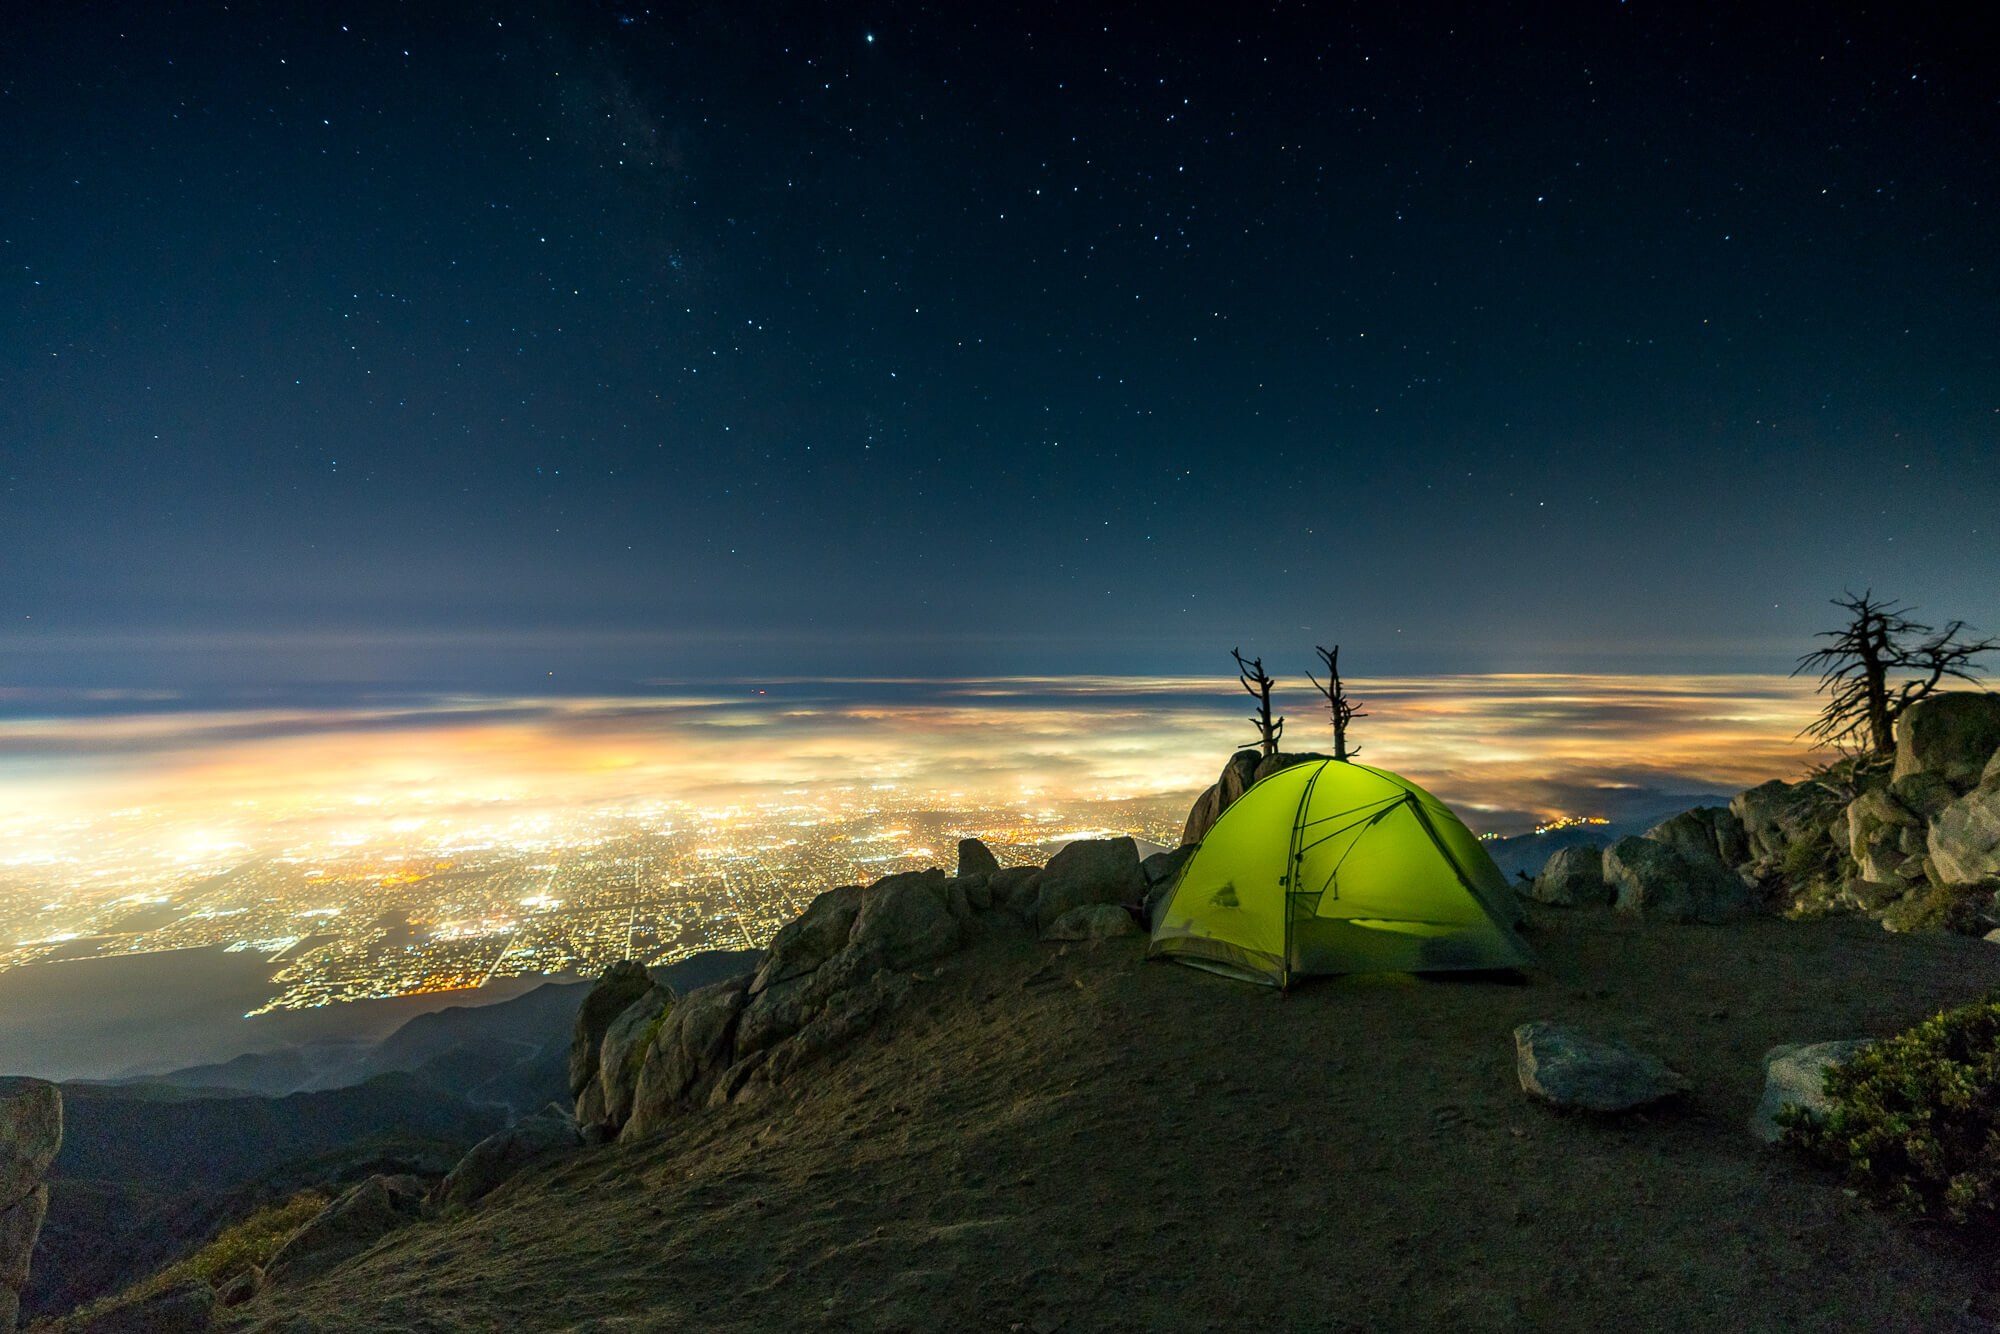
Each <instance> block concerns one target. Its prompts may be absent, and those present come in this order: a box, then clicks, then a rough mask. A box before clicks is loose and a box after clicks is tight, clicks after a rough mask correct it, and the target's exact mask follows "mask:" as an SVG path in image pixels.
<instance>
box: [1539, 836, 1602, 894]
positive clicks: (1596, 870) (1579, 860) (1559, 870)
mask: <svg viewBox="0 0 2000 1334" xmlns="http://www.w3.org/2000/svg"><path fill="white" fill-rule="evenodd" d="M1528 896H1529V897H1530V898H1532V899H1534V900H1535V901H1536V902H1537V903H1553V904H1557V905H1559V906H1561V907H1565V908H1582V907H1594V908H1601V907H1603V906H1604V905H1605V904H1607V903H1609V902H1611V885H1610V884H1609V882H1607V881H1606V880H1605V878H1604V853H1603V851H1602V850H1600V849H1598V848H1592V847H1575V848H1561V849H1558V850H1557V851H1556V853H1555V854H1554V855H1553V856H1551V857H1550V858H1549V859H1548V861H1547V862H1546V863H1544V864H1543V866H1542V873H1541V874H1540V875H1538V876H1536V877H1535V883H1534V886H1533V887H1532V888H1531V889H1530V890H1529V891H1528Z"/></svg>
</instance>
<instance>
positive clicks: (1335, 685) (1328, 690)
mask: <svg viewBox="0 0 2000 1334" xmlns="http://www.w3.org/2000/svg"><path fill="white" fill-rule="evenodd" d="M1313 651H1314V652H1315V653H1317V654H1319V661H1320V665H1321V666H1322V667H1324V668H1326V683H1325V684H1324V685H1322V684H1321V683H1320V680H1319V678H1318V677H1316V676H1314V675H1313V674H1312V673H1311V672H1307V673H1306V680H1308V681H1311V682H1312V683H1313V689H1314V690H1317V691H1319V693H1320V694H1321V695H1323V696H1324V697H1325V698H1326V711H1327V714H1328V716H1329V717H1331V718H1332V720H1333V758H1335V759H1336V760H1343V761H1345V760H1351V759H1353V758H1354V757H1355V756H1356V755H1359V754H1360V753H1361V747H1359V746H1356V747H1354V748H1353V749H1352V750H1350V749H1348V746H1347V725H1348V724H1349V723H1350V722H1353V721H1354V720H1355V719H1356V718H1366V717H1367V716H1368V714H1367V713H1366V712H1365V711H1364V710H1363V709H1362V707H1361V701H1360V700H1358V699H1350V698H1348V694H1347V688H1346V687H1345V686H1343V685H1341V683H1340V645H1338V644H1335V645H1334V646H1333V647H1332V648H1330V649H1329V648H1321V647H1320V646H1319V645H1317V644H1315V645H1314V646H1313Z"/></svg>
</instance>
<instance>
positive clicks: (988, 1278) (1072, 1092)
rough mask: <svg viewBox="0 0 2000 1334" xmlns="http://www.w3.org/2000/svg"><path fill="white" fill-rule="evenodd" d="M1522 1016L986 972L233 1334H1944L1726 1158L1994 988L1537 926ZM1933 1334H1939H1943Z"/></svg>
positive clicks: (1884, 1272)
mask: <svg viewBox="0 0 2000 1334" xmlns="http://www.w3.org/2000/svg"><path fill="white" fill-rule="evenodd" d="M1535 924H1536V926H1535V930H1534V932H1533V936H1532V939H1533V940H1534V943H1535V946H1536V948H1537V949H1538V951H1540V952H1541V955H1542V958H1543V960H1544V963H1545V965H1546V966H1545V969H1544V970H1543V971H1542V972H1541V973H1540V974H1538V975H1537V976H1536V977H1535V978H1534V979H1532V980H1530V981H1529V982H1527V983H1516V984H1509V983H1505V982H1498V981H1493V980H1483V979H1469V978H1456V979H1440V980H1426V981H1420V980H1414V979H1407V978H1404V979H1390V980H1381V979H1377V980H1362V979H1355V980H1348V981H1329V982H1323V983H1319V984H1316V985H1311V986H1307V987H1304V988H1301V989H1300V990H1298V991H1296V992H1295V993H1294V994H1293V995H1292V996H1291V997H1290V998H1289V999H1282V1000H1281V999H1280V998H1279V997H1277V996H1276V995H1275V994H1273V993H1270V992H1267V991H1263V990H1259V989H1255V988H1251V987H1247V986H1244V985H1242V984H1239V983H1234V982H1231V981H1228V980H1226V979H1222V978H1218V977H1213V976H1210V975H1207V974H1203V973H1200V972H1197V971H1194V970H1191V969H1186V968H1180V967H1175V966H1172V965H1167V964H1158V963H1154V964H1147V963H1144V962H1142V960H1141V957H1140V956H1141V945H1140V943H1139V942H1137V941H1132V940H1121V941H1114V942H1109V943H1106V944H1103V945H1099V946H1081V947H1072V948H1070V949H1068V950H1067V951H1062V952H1059V951H1057V950H1056V949H1055V948H1054V947H1051V946H1047V945H1040V944H1033V943H1028V942H1022V943H1019V944H1005V943H995V944H992V945H989V946H983V947H980V948H978V949H975V950H972V951H968V952H967V953H965V954H963V955H959V956H955V957H953V958H951V959H949V960H947V961H946V962H945V964H944V965H943V966H942V967H941V968H938V969H937V970H935V972H934V973H932V972H927V973H926V974H925V975H924V977H923V978H922V980H921V981H920V984H919V988H918V991H917V992H916V994H915V995H914V996H913V997H912V999H911V1000H910V1001H909V1002H908V1003H907V1004H905V1005H904V1006H903V1007H902V1008H901V1009H900V1010H898V1011H897V1012H896V1013H895V1014H894V1015H893V1016H892V1017H891V1018H890V1019H888V1020H887V1021H886V1022H885V1023H884V1024H883V1025H882V1026H881V1027H880V1028H878V1029H877V1030H875V1031H874V1032H872V1033H870V1034H868V1035H866V1036H864V1037H862V1038H861V1039H859V1040H858V1042H857V1045H856V1047H855V1048H854V1049H853V1050H852V1051H851V1052H850V1053H849V1054H848V1055H847V1056H846V1058H845V1059H844V1060H842V1061H841V1062H839V1063H837V1064H834V1065H831V1066H828V1067H825V1068H823V1069H822V1070H821V1071H820V1072H819V1074H818V1077H817V1078H815V1079H811V1080H803V1081H802V1082H801V1084H800V1085H799V1086H798V1087H797V1090H796V1091H794V1092H792V1093H790V1094H789V1095H786V1094H780V1095H777V1096H775V1097H774V1098H773V1099H772V1100H771V1101H767V1102H764V1103H760V1104H751V1105H732V1106H728V1107H725V1108H722V1109H719V1110H715V1111H707V1112H699V1113H694V1114H690V1115H689V1116H688V1117H686V1118H685V1119H684V1120H682V1121H680V1122H678V1123H676V1125H675V1127H674V1128H673V1129H672V1130H671V1131H670V1132H669V1133H668V1134H667V1135H666V1136H664V1137H662V1138H660V1139H657V1140H652V1141H646V1142H641V1143H638V1144H633V1145H613V1146H607V1147H604V1148H599V1149H594V1150H585V1151H583V1152H581V1153H579V1154H576V1155H574V1156H572V1157H570V1158H568V1159H565V1160H562V1161H561V1162H559V1163H557V1164H555V1165H553V1166H551V1167H547V1168H543V1169H539V1170H531V1171H530V1172H528V1173H526V1174H524V1175H523V1176H522V1177H519V1178H517V1179H516V1180H515V1181H514V1182H513V1183H511V1184H510V1185H509V1186H506V1187H503V1188H502V1190H501V1191H500V1192H499V1193H498V1194H497V1195H495V1196H493V1197H491V1199H489V1201H488V1202H487V1203H486V1204H484V1205H483V1206H482V1207H480V1208H479V1209H478V1210H476V1211H475V1212H472V1213H470V1214H466V1215H461V1216H459V1217H456V1218H452V1219H446V1220H439V1221H430V1222H424V1223H420V1224H416V1225H414V1226H412V1227H409V1228H406V1229H404V1230H403V1231H400V1232H397V1233H393V1234H391V1235H390V1236H389V1237H388V1238H386V1239H385V1240H383V1241H382V1242H381V1243H379V1244H378V1245H377V1246H376V1247H375V1248H374V1249H373V1250H372V1251H371V1252H370V1253H368V1254H367V1255H365V1256H363V1257H361V1258H360V1259H358V1260H356V1261H353V1262H350V1263H349V1264H348V1265H346V1266H344V1267H342V1268H340V1269H337V1270H335V1271H333V1272H332V1273H331V1274H329V1275H327V1276H325V1277H324V1278H322V1279H320V1280H318V1281H316V1282H313V1283H310V1284H307V1285H305V1286H301V1287H297V1288H282V1287H281V1288H278V1289H274V1290H272V1291H270V1292H268V1293H266V1294H265V1295H263V1296H261V1297H260V1298H258V1299H257V1300H256V1301H255V1302H253V1303H252V1304H251V1305H250V1306H248V1307H246V1308H243V1310H242V1311H241V1312H240V1314H239V1315H238V1316H237V1318H238V1319H241V1320H245V1321H247V1322H248V1323H250V1324H251V1325H254V1326H256V1327H261V1328H269V1329H274V1330H344V1329H374V1328H382V1327H386V1326H400V1327H415V1328H424V1329H433V1330H455V1329H485V1328H494V1327H500V1326H508V1327H531V1328H562V1327H568V1326H572V1325H582V1324H590V1325H592V1326H593V1327H598V1326H604V1325H611V1326H618V1325H629V1326H630V1327H634V1328H659V1327H689V1326H695V1325H699V1326H700V1327H702V1328H704V1329H709V1330H746V1331H748V1330H753V1329H755V1330H763V1329H771V1328H787V1327H793V1326H796V1325H799V1324H802V1323H813V1324H826V1325H834V1326H853V1327H858V1328H942V1327H954V1328H955V1327H977V1328H999V1329H1006V1328H1009V1327H1020V1328H1027V1329H1038V1330H1050V1329H1056V1328H1067V1329H1100V1328H1106V1329H1150V1328H1161V1327H1191V1326H1192V1327H1251V1326H1268V1327H1274V1328H1353V1329H1364V1328H1380V1327H1385V1326H1386V1327H1403V1328H1407V1327H1469V1328H1480V1329H1493V1328H1502V1329H1504V1328H1531V1327H1551V1328H1564V1329H1578V1330H1583V1329H1589V1330H1600V1329H1604V1328H1607V1327H1615V1326H1618V1325H1625V1326H1629V1327H1634V1328H1657V1327H1661V1326H1662V1325H1663V1324H1669V1325H1674V1326H1678V1327H1693V1328H1797V1327H1812V1328H1817V1327H1844V1328H1857V1329H1892V1328H1953V1327H1955V1325H1956V1322H1958V1321H1959V1320H1960V1318H1961V1315H1962V1313H1963V1312H1964V1311H1965V1310H1966V1304H1967V1302H1968V1300H1970V1301H1972V1302H1973V1303H1974V1307H1975V1309H1977V1310H1979V1311H1982V1312H1984V1313H1986V1314H1989V1315H1990V1314H1993V1310H1992V1309H1991V1307H1990V1305H1989V1304H1990V1303H1992V1302H1993V1300H1994V1299H1993V1297H1992V1295H1991V1294H1989V1293H1985V1292H1983V1291H1982V1290H1981V1287H1980V1285H1981V1283H1982V1282H1990V1281H1991V1280H1990V1279H1988V1278H1984V1277H1982V1275H1983V1274H1990V1273H1991V1272H1992V1266H1991V1258H1992V1257H1991V1256H1990V1254H1978V1253H1971V1252H1970V1251H1969V1250H1968V1249H1967V1248H1966V1247H1965V1246H1964V1245H1963V1244H1962V1243H1957V1242H1948V1241H1943V1240H1939V1239H1936V1238H1934V1237H1929V1236H1926V1235H1925V1234H1922V1233H1919V1232H1917V1231H1915V1230H1913V1229H1911V1228H1909V1227H1907V1226H1906V1225H1904V1224H1903V1223H1901V1222H1899V1221H1897V1220H1895V1219H1893V1218H1890V1217H1886V1216H1883V1215H1880V1214H1877V1213H1873V1212H1871V1211H1868V1210H1866V1209H1865V1208H1863V1207H1861V1206H1859V1205H1857V1204H1855V1203H1854V1202H1852V1201H1850V1200H1849V1199H1847V1197H1846V1196H1845V1195H1844V1194H1843V1193H1842V1192H1841V1191H1840V1190H1839V1189H1838V1187H1837V1185H1836V1184H1834V1183H1833V1182H1831V1181H1830V1180H1829V1179H1827V1178H1826V1177H1824V1176H1822V1175H1820V1174H1819V1173H1817V1172H1814V1171H1812V1170H1810V1169H1807V1168H1804V1167H1801V1166H1799V1165H1797V1164H1795V1163H1793V1162H1792V1161H1790V1160H1789V1159H1787V1158H1784V1157H1782V1156H1779V1155H1773V1154H1770V1153H1767V1152H1765V1151H1763V1150H1761V1149H1759V1148H1758V1147H1757V1146H1756V1145H1755V1144H1754V1143H1753V1142H1752V1140H1751V1139H1750V1137H1749V1136H1748V1134H1747V1133H1746V1132H1745V1129H1744V1125H1743V1122H1744V1118H1745V1117H1746V1115H1747V1114H1748V1111H1749V1109H1750V1107H1751V1106H1752V1105H1753V1104H1754V1102H1755V1100H1756V1096H1757V1093H1758V1090H1759V1087H1760V1084H1761V1076H1760V1060H1761V1057H1762V1055H1763V1052H1764V1051H1765V1049H1766V1048H1768V1047H1769V1046H1771V1045H1774V1044H1776V1043H1779V1042H1785V1041H1798V1040H1813V1039H1820V1038H1826V1037H1839V1036H1848V1035H1854V1034H1866V1033H1881V1032H1886V1031H1889V1030H1891V1029H1893V1028H1895V1027H1898V1026H1901V1025H1903V1024H1906V1023H1908V1022H1910V1021H1912V1020H1914V1019H1916V1018H1918V1017H1919V1016H1921V1015H1923V1014H1925V1013H1927V1012H1928V1011H1930V1010H1931V1009H1933V1008H1935V1007H1937V1006H1940V1005H1943V1004H1947V1003H1953V1002H1957V1001H1962V1000H1964V999H1966V998H1968V997H1969V996H1972V995H1975V994H1977V993H1978V992H1980V991H1981V990H1983V989H1985V988H1988V987H1992V986H1995V985H2000V950H1995V949H1993V947H1991V946H1989V945H1985V944H1983V943H1981V942H1978V941H1970V940H1962V939H1953V938H1946V937H1915V936H1894V935H1889V934H1886V933H1883V932H1882V931H1880V930H1879V929H1876V928H1874V927H1872V926H1869V925H1866V924H1861V923H1855V922H1851V921H1823V922H1812V923H1789V922H1780V921H1771V920H1756V921H1750V922H1745V923H1741V924H1739V925H1735V926H1730V927H1725V928H1714V927H1699V926H1669V925H1660V924H1645V925H1640V924H1638V923H1635V922H1633V921H1631V920H1629V919H1621V918H1618V917H1615V916H1614V915H1612V914H1610V913H1608V912H1597V911H1577V912H1573V913H1569V914H1560V913H1558V912H1557V911H1556V910H1549V911H1546V912H1541V911H1538V912H1537V915H1536V919H1535ZM1544 1017H1549V1018H1558V1019H1563V1020H1569V1021H1574V1022H1578V1023H1582V1024H1585V1025H1588V1026H1592V1027H1596V1028H1600V1029H1604V1030H1607V1031H1610V1032H1613V1033H1616V1034H1620V1035H1623V1036H1625V1037H1627V1038H1629V1039H1631V1040H1634V1041H1636V1042H1638V1043H1639V1044H1640V1045H1642V1046H1646V1047H1648V1048H1650V1049H1652V1050H1654V1051H1656V1052H1657V1053H1658V1054H1660V1055H1661V1056H1663V1057H1665V1058H1666V1059H1667V1060H1669V1061H1670V1062H1671V1063H1672V1064H1674V1065H1675V1066H1676V1067H1678V1068H1679V1069H1681V1070H1682V1071H1684V1072H1685V1073H1686V1074H1688V1075H1689V1076H1690V1078H1691V1079H1692V1081H1693V1085H1694V1089H1695V1092H1694V1096H1693V1100H1692V1105H1691V1107H1690V1108H1689V1109H1687V1110H1686V1111H1685V1112H1682V1113H1678V1114H1672V1115H1666V1116H1660V1117H1655V1118H1651V1119H1647V1120H1638V1121H1627V1122H1621V1123H1599V1122H1593V1121H1588V1120H1579V1119H1573V1118H1563V1117H1558V1116H1554V1115H1551V1114H1549V1113H1547V1112H1545V1111H1543V1110H1541V1109H1540V1108H1538V1107H1535V1106H1532V1105H1530V1104H1529V1103H1528V1102H1526V1100H1525V1099H1524V1098H1523V1097H1522V1095H1521V1093H1520V1092H1519V1089H1518V1087H1517V1086H1516V1082H1515V1077H1514V1068H1513V1066H1514V1061H1513V1049H1512V1044H1511V1042H1510V1040H1509V1033H1510V1030H1511V1029H1512V1027H1513V1026H1514V1025H1515V1024H1517V1023H1520V1022H1523V1021H1525V1020H1528V1019H1534V1018H1544ZM1956 1327H1964V1326H1956Z"/></svg>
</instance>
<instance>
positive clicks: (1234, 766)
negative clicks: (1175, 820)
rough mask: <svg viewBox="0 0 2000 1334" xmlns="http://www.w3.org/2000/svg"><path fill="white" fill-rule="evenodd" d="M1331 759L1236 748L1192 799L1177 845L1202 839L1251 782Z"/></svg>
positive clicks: (1257, 781) (1305, 754)
mask: <svg viewBox="0 0 2000 1334" xmlns="http://www.w3.org/2000/svg"><path fill="white" fill-rule="evenodd" d="M1331 758H1332V757H1331V756H1328V755H1321V754H1318V753H1316V752H1312V751H1301V752H1298V753H1296V754H1293V753H1287V752H1285V751H1279V752H1277V753H1276V754H1274V755H1265V754H1263V753H1261V752H1259V751H1257V750H1255V749H1254V748H1253V749H1249V750H1239V751H1237V752H1236V753H1235V754H1234V755H1231V756H1230V757H1229V763H1227V764H1225V765H1223V766H1222V774H1221V776H1220V777H1218V778H1217V779H1216V780H1215V781H1214V782H1213V783H1211V784H1209V785H1208V787H1206V788H1205V789H1203V791H1202V794H1201V795H1200V796H1199V797H1196V798H1195V802H1194V806H1193V808H1192V809H1190V810H1189V811H1188V818H1187V823H1186V825H1185V826H1183V827H1182V829H1181V845H1182V846H1183V847H1185V846H1187V845H1188V844H1190V843H1199V842H1201V841H1202V839H1204V838H1206V837H1207V836H1208V831H1209V830H1211V829H1213V828H1214V827H1215V822H1216V821H1217V820H1219V819H1221V818H1222V813H1223V812H1224V811H1226V810H1228V809H1229V808H1230V806H1231V805H1232V804H1234V803H1235V801H1236V799H1237V798H1238V797H1240V796H1242V795H1243V794H1244V793H1245V792H1247V791H1248V790H1249V789H1250V788H1251V787H1252V786H1253V785H1254V784H1256V783H1259V782H1261V781H1263V780H1264V779H1266V778H1269V777H1270V776H1271V775H1272V774H1274V773H1277V772H1278V771H1279V770H1281V769H1289V768H1291V767H1292V766H1293V765H1294V764H1304V763H1306V762H1307V761H1309V760H1325V759H1331Z"/></svg>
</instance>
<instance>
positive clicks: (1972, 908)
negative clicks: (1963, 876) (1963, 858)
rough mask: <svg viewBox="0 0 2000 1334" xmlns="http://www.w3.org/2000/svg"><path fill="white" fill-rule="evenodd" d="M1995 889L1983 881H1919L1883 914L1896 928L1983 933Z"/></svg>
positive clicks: (1887, 922) (1968, 934)
mask: <svg viewBox="0 0 2000 1334" xmlns="http://www.w3.org/2000/svg"><path fill="white" fill-rule="evenodd" d="M1992 906H1993V891H1992V890H1991V889H1988V888H1987V887H1985V886H1983V885H1931V884H1924V885H1918V886H1917V887H1916V888H1914V889H1912V890H1911V891H1910V892H1909V893H1908V894H1906V895H1904V896H1903V897H1902V898H1901V899H1898V900H1897V901H1896V902H1895V904H1893V905H1892V906H1891V907H1890V908H1889V910H1888V911H1887V912H1885V913H1883V914H1882V924H1883V925H1884V926H1886V927H1888V928H1889V929H1891V930H1893V931H1953V932H1956V933H1958V934H1959V935H1962V936H1977V935H1983V934H1985V932H1986V928H1987V924H1988V923H1987V915H1988V911H1989V909H1991V908H1992Z"/></svg>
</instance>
